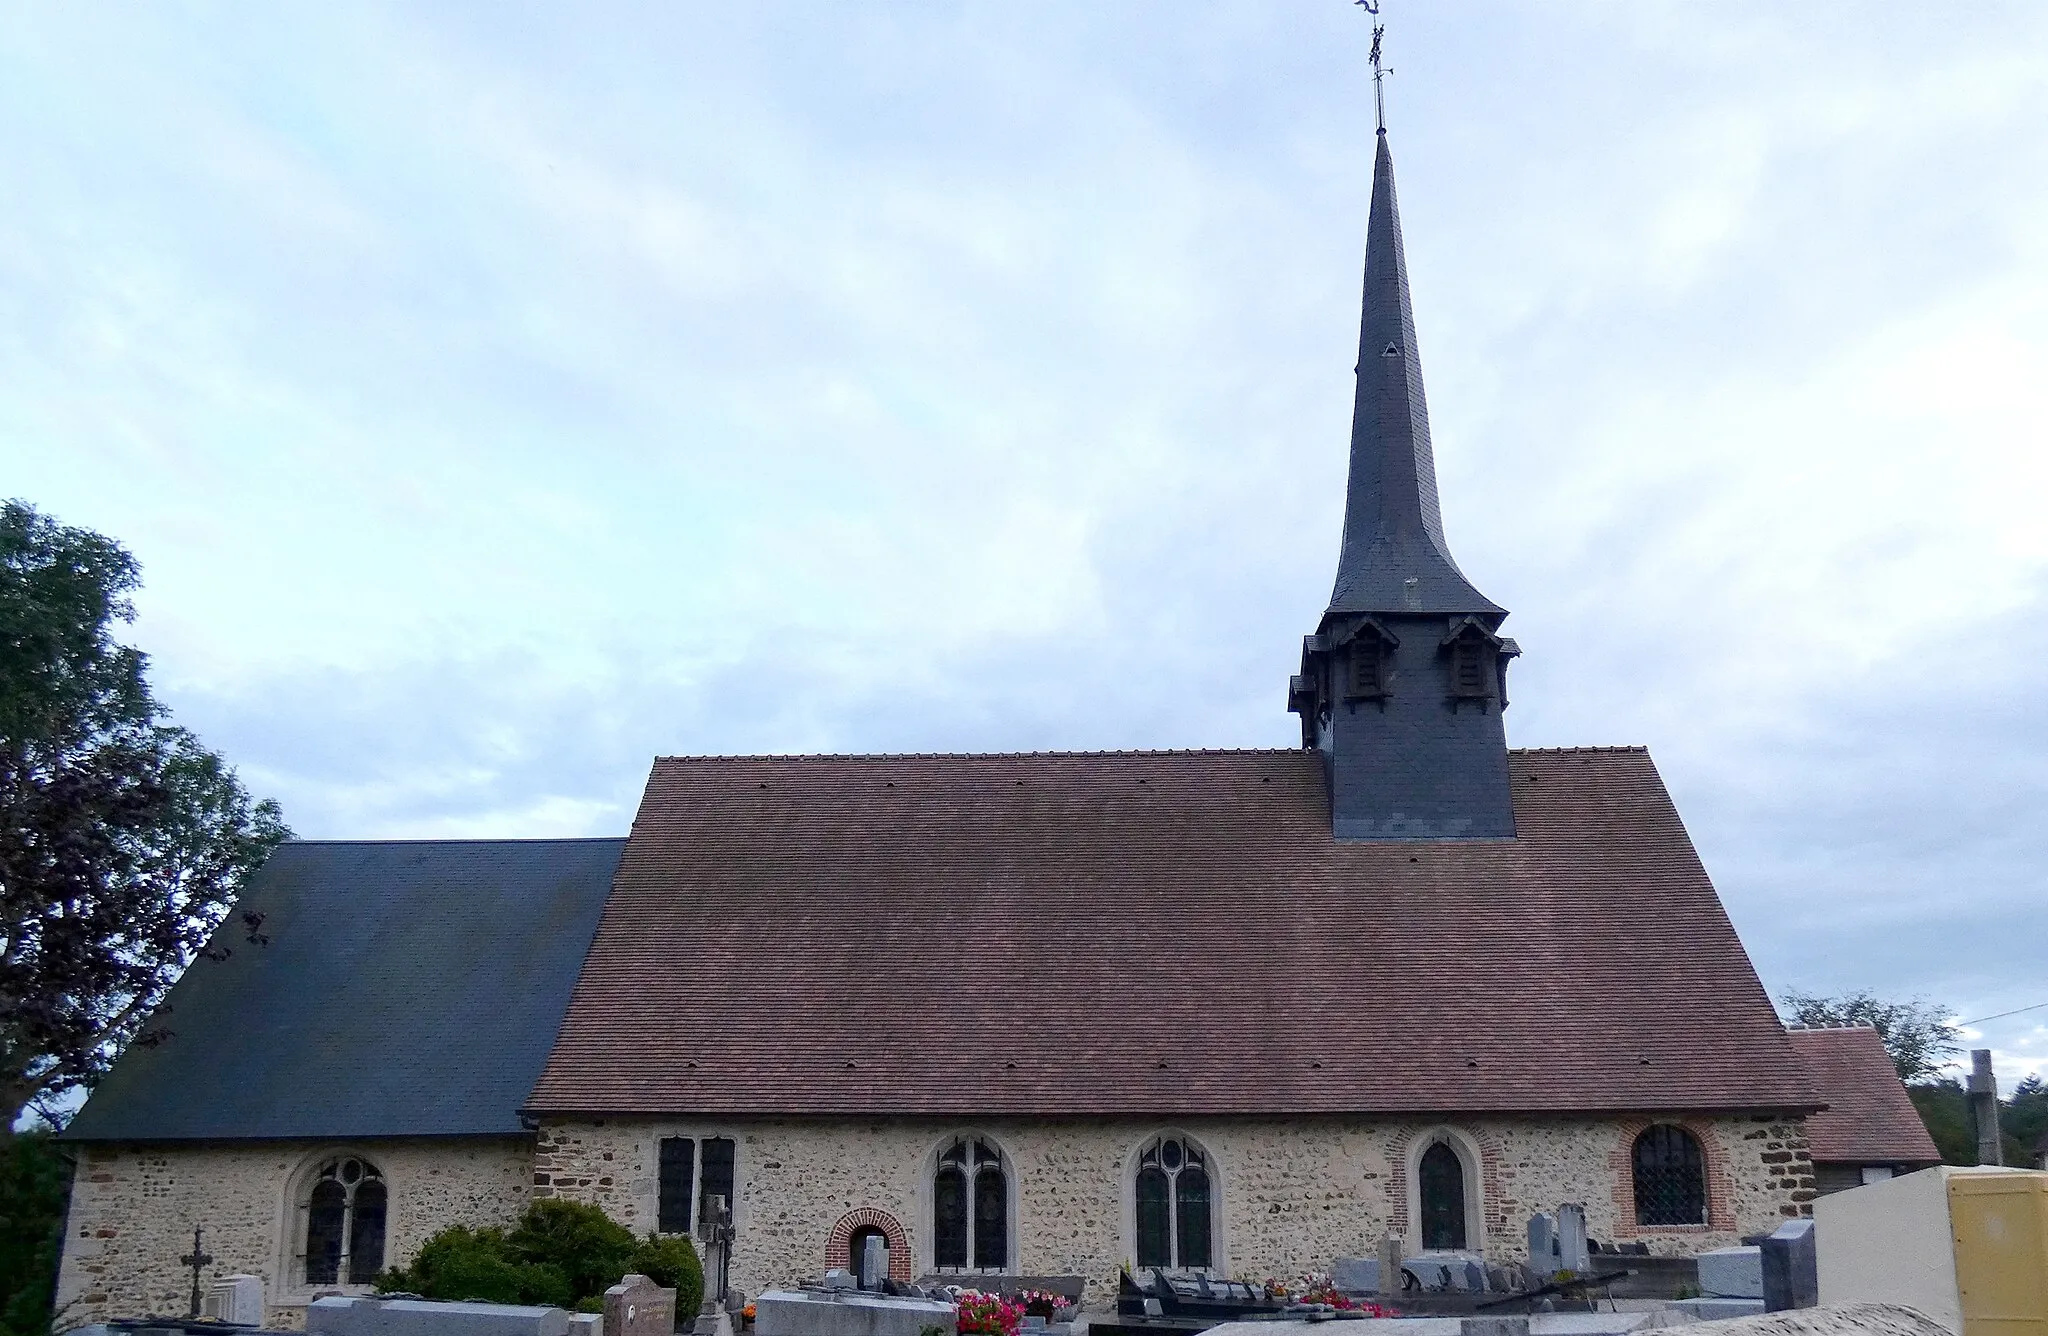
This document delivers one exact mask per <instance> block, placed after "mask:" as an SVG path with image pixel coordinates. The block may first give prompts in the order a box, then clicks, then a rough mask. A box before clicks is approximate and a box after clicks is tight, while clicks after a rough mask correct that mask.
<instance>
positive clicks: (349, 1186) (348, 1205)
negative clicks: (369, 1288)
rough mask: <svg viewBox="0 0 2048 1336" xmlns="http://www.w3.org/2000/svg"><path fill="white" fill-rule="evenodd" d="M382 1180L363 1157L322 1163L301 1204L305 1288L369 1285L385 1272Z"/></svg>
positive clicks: (387, 1195)
mask: <svg viewBox="0 0 2048 1336" xmlns="http://www.w3.org/2000/svg"><path fill="white" fill-rule="evenodd" d="M389 1204H390V1193H389V1190H388V1189H387V1188H386V1186H385V1183H384V1175H383V1174H382V1173H381V1172H379V1170H378V1169H377V1167H376V1166H375V1165H373V1164H371V1163H370V1162H369V1161H368V1160H365V1159H363V1158H362V1157H361V1156H359V1155H337V1156H334V1157H332V1158H331V1159H329V1160H327V1161H326V1162H325V1163H323V1164H322V1165H321V1166H320V1167H319V1169H317V1170H316V1171H315V1172H314V1174H313V1177H312V1181H311V1182H310V1184H309V1185H308V1186H307V1188H306V1190H305V1192H304V1193H303V1194H302V1197H301V1200H300V1202H299V1216H300V1222H301V1231H300V1232H301V1237H303V1238H304V1239H305V1251H304V1253H303V1254H302V1255H301V1258H300V1264H301V1266H300V1275H301V1277H302V1279H303V1280H304V1283H305V1284H307V1285H367V1284H369V1283H370V1281H371V1280H372V1279H373V1278H374V1277H375V1276H376V1275H377V1273H378V1272H379V1271H382V1270H383V1269H384V1221H385V1214H386V1211H387V1209H388V1207H389Z"/></svg>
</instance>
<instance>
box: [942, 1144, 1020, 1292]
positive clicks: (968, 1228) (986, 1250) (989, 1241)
mask: <svg viewBox="0 0 2048 1336" xmlns="http://www.w3.org/2000/svg"><path fill="white" fill-rule="evenodd" d="M1009 1262H1010V1176H1009V1170H1008V1168H1007V1166H1006V1165H1005V1164H1004V1163H1003V1153H1002V1152H1001V1151H999V1150H997V1149H996V1148H995V1147H994V1146H992V1145H990V1144H989V1143H988V1142H987V1141H984V1140H982V1139H981V1138H980V1137H955V1138H954V1139H953V1141H952V1143H951V1144H950V1145H948V1146H947V1147H946V1148H945V1149H944V1150H943V1151H941V1152H939V1163H938V1167H937V1168H936V1169H935V1170H933V1172H932V1265H933V1266H935V1267H939V1268H944V1269H951V1270H959V1271H965V1270H970V1269H972V1270H975V1271H1001V1270H1002V1269H1003V1268H1004V1267H1006V1266H1008V1265H1009Z"/></svg>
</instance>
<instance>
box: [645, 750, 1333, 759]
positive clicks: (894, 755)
mask: <svg viewBox="0 0 2048 1336" xmlns="http://www.w3.org/2000/svg"><path fill="white" fill-rule="evenodd" d="M1307 754H1309V753H1308V752H1307V750H1306V749H1305V748H1301V747H1103V748H1095V749H1078V750H1065V749H1050V750H1046V751H994V752H686V753H681V754H678V755H668V756H656V757H655V758H654V759H655V760H657V761H1008V760H1018V759H1021V758H1024V757H1035V756H1297V755H1307Z"/></svg>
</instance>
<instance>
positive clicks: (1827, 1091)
mask: <svg viewBox="0 0 2048 1336" xmlns="http://www.w3.org/2000/svg"><path fill="white" fill-rule="evenodd" d="M1790 1033H1791V1036H1792V1047H1793V1049H1794V1051H1796V1052H1797V1053H1798V1054H1799V1056H1800V1057H1801V1058H1802V1059H1804V1060H1805V1062H1806V1064H1807V1066H1808V1068H1810V1069H1811V1070H1812V1072H1813V1078H1814V1084H1815V1085H1816V1086H1817V1087H1818V1088H1819V1090H1820V1094H1821V1098H1823V1099H1825V1100H1826V1101H1827V1102H1828V1107H1827V1108H1826V1109H1824V1110H1822V1111H1821V1112H1819V1113H1816V1114H1814V1115H1812V1116H1811V1117H1809V1118H1808V1119H1807V1120H1806V1136H1807V1140H1808V1141H1809V1142H1811V1143H1812V1151H1813V1158H1814V1160H1815V1161H1816V1162H1818V1163H1823V1164H1901V1163H1904V1164H1939V1163H1940V1162H1941V1152H1940V1151H1939V1150H1936V1149H1935V1146H1934V1138H1933V1137H1931V1136H1929V1135H1927V1125H1926V1124H1925V1123H1923V1122H1921V1121H1920V1114H1919V1113H1918V1111H1916V1110H1915V1109H1914V1108H1913V1101H1912V1099H1911V1098H1909V1097H1908V1096H1907V1094H1906V1086H1905V1083H1904V1082H1902V1081H1900V1080H1899V1072H1898V1069H1897V1068H1896V1067H1894V1066H1892V1060H1891V1057H1890V1055H1888V1054H1887V1053H1886V1052H1885V1051H1884V1040H1883V1039H1881V1038H1879V1037H1878V1033H1877V1031H1875V1030H1873V1029H1871V1028H1870V1027H1869V1026H1866V1025H1855V1026H1842V1027H1840V1028H1836V1029H1826V1030H1793V1031H1791V1032H1790Z"/></svg>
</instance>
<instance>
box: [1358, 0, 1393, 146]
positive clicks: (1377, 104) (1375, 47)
mask: <svg viewBox="0 0 2048 1336" xmlns="http://www.w3.org/2000/svg"><path fill="white" fill-rule="evenodd" d="M1352 2H1353V3H1354V4H1356V5H1357V6H1358V7H1359V8H1360V9H1362V10H1364V11H1365V12H1366V13H1368V14H1370V15H1372V16H1373V19H1374V23H1373V25H1372V54H1371V55H1370V56H1369V57H1368V59H1370V60H1371V61H1372V118H1373V125H1374V127H1375V128H1376V129H1377V130H1378V131H1379V133H1381V134H1385V133H1386V132H1387V95H1386V88H1385V82H1386V78H1387V76H1388V75H1389V74H1392V73H1393V72H1394V71H1393V70H1392V69H1391V68H1381V66H1380V38H1382V37H1384V36H1385V35H1386V31H1387V25H1386V24H1384V23H1380V22H1378V19H1379V16H1380V3H1381V0H1352Z"/></svg>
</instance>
